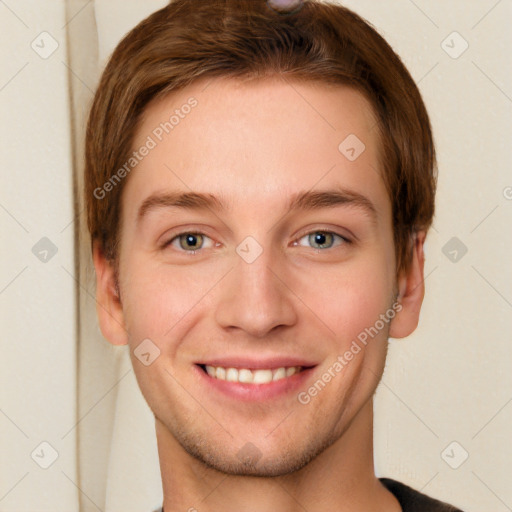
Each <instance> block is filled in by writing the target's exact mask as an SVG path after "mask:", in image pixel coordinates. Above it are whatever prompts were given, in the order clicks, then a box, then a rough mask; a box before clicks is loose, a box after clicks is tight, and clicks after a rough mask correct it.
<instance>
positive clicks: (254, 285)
mask: <svg viewBox="0 0 512 512" xmlns="http://www.w3.org/2000/svg"><path fill="white" fill-rule="evenodd" d="M236 257H237V261H236V262H235V268H234V269H233V270H232V271H231V272H229V274H228V275H227V276H226V279H228V282H227V283H226V284H225V286H224V287H223V289H222V292H221V294H220V296H218V303H217V306H216V312H215V319H216V321H217V323H218V325H219V326H221V327H222V328H224V329H230V330H233V329H240V330H242V331H245V333H246V334H247V335H250V336H253V337H255V338H262V337H264V336H266V335H267V334H268V333H270V332H271V331H272V330H273V329H276V328H277V327H278V326H291V325H293V324H294V323H295V322H296V321H297V311H296V305H295V304H296V301H294V297H295V295H294V294H293V291H292V290H291V288H290V285H289V284H288V283H287V279H286V275H285V272H284V270H283V269H282V267H280V266H279V265H278V264H277V263H276V259H275V258H273V257H272V254H271V252H270V251H263V253H262V254H260V256H259V257H258V258H257V259H256V260H255V261H253V262H252V263H248V262H246V261H244V260H243V259H242V258H240V257H238V255H236Z"/></svg>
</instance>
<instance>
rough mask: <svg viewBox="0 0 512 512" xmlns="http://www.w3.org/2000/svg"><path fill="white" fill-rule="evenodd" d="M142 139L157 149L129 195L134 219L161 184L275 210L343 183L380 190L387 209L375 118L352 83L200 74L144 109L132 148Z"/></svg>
mask: <svg viewBox="0 0 512 512" xmlns="http://www.w3.org/2000/svg"><path fill="white" fill-rule="evenodd" d="M149 141H151V143H150V144H148V142H149ZM145 145H146V146H148V145H151V150H150V151H148V152H147V153H148V154H147V156H145V157H144V158H143V159H141V160H140V162H139V163H138V164H137V166H136V167H135V168H134V170H133V171H132V172H131V173H130V176H129V180H128V183H127V184H126V189H125V191H124V193H123V202H124V205H125V206H126V207H127V209H129V210H130V211H129V212H126V211H125V213H126V214H127V215H129V216H131V219H130V220H131V221H134V220H135V214H136V212H135V209H136V206H137V205H138V204H140V202H141V201H143V200H144V198H146V197H147V196H149V195H151V194H153V193H155V192H159V191H163V190H178V191H183V192H191V191H195V192H208V193H211V194H213V195H218V196H222V197H223V198H224V199H225V200H226V201H227V203H228V204H230V206H241V205H243V204H248V203H249V202H250V203H251V204H252V205H256V204H257V205H259V206H260V207H263V208H271V207H272V206H273V205H274V203H276V206H277V202H281V201H282V199H283V197H284V196H289V195H293V194H294V193H296V192H297V191H299V190H300V191H302V190H304V189H314V188H328V187H332V186H339V185H342V186H346V187H348V188H350V189H357V191H359V192H363V191H364V192H366V193H367V195H370V196H374V197H373V202H375V203H376V205H377V209H379V208H380V209H381V210H383V211H385V210H387V209H388V207H389V205H387V204H386V201H387V202H389V199H388V198H387V194H386V191H385V186H384V182H383V180H382V177H381V175H382V171H381V167H382V166H381V163H380V137H379V133H378V129H377V121H376V117H375V115H374V112H373V109H372V107H371V105H370V103H369V102H368V100H367V99H366V98H365V97H364V96H363V95H362V94H361V93H360V92H358V91H356V90H354V89H352V88H348V87H344V86H333V85H328V84H325V83H320V82H298V81H293V80H290V79H280V78H265V79H258V80H251V81H247V80H238V79H236V80H235V79H226V78H222V79H213V80H209V81H208V80H199V81H197V82H194V83H193V84H192V85H190V86H187V87H185V88H183V89H181V90H179V91H176V92H173V93H171V94H169V95H167V96H166V97H164V98H162V99H159V100H158V101H153V102H151V103H150V104H149V105H148V106H147V107H146V109H145V111H144V114H143V116H142V118H141V121H140V123H139V126H138V129H137V132H136V136H135V138H134V143H133V150H135V151H136V150H138V149H139V148H141V147H143V146H145ZM354 157H355V158H354ZM379 203H380V205H379ZM125 206H123V210H125Z"/></svg>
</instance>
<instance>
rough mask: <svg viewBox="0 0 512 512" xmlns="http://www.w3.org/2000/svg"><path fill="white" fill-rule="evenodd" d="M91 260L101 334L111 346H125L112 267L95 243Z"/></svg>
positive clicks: (120, 306)
mask: <svg viewBox="0 0 512 512" xmlns="http://www.w3.org/2000/svg"><path fill="white" fill-rule="evenodd" d="M92 258H93V262H94V268H95V270H96V313H97V314H98V320H99V324H100V329H101V332H102V334H103V336H104V337H105V338H106V339H107V340H108V341H109V342H110V343H112V345H127V344H128V333H127V331H126V328H125V323H124V315H123V307H122V304H121V299H120V297H119V294H118V290H117V287H116V278H115V273H114V267H113V265H112V264H111V263H110V262H109V261H108V260H107V259H106V258H105V255H104V253H103V249H102V247H101V245H100V244H99V243H98V242H97V241H95V242H94V243H93V251H92Z"/></svg>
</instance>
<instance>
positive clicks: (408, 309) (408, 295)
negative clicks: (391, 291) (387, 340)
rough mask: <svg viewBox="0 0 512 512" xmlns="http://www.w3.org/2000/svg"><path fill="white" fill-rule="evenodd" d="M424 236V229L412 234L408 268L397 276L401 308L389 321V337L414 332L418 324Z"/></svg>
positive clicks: (423, 262)
mask: <svg viewBox="0 0 512 512" xmlns="http://www.w3.org/2000/svg"><path fill="white" fill-rule="evenodd" d="M425 237H426V233H425V231H418V232H416V233H415V234H414V238H413V247H412V255H411V262H410V265H409V268H408V270H407V272H402V273H401V274H400V276H399V278H398V296H397V301H398V302H399V303H400V305H401V309H400V311H399V313H398V314H397V315H396V316H395V318H394V319H393V321H392V322H391V325H390V330H389V336H390V337H391V338H405V337H406V336H409V334H411V333H412V332H414V330H415V329H416V327H417V326H418V321H419V317H420V310H421V305H422V303H423V297H424V294H425V285H424V277H423V276H424V267H425V255H424V252H423V245H424V243H425Z"/></svg>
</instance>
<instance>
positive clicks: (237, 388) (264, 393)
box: [194, 364, 315, 402]
mask: <svg viewBox="0 0 512 512" xmlns="http://www.w3.org/2000/svg"><path fill="white" fill-rule="evenodd" d="M194 369H195V371H196V372H198V373H199V378H200V379H201V381H202V382H204V383H205V385H206V386H208V387H209V388H210V389H213V390H214V391H219V392H220V393H223V394H224V395H225V396H227V397H229V398H235V399H237V400H242V401H247V402H264V401H266V400H270V399H272V398H278V397H281V396H285V395H288V394H290V393H293V392H298V391H299V390H300V389H301V388H303V387H304V385H305V382H306V380H307V379H308V378H309V376H310V375H311V373H312V372H313V370H314V369H315V367H314V366H313V367H311V368H307V369H305V370H302V371H301V372H299V373H295V374H294V375H292V376H291V377H285V378H283V379H279V380H276V381H272V382H268V383H266V384H247V383H243V382H230V381H227V380H221V379H216V378H214V377H210V376H209V375H208V374H207V373H206V372H205V371H204V370H203V369H202V368H201V367H200V366H199V365H197V364H196V365H194Z"/></svg>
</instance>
